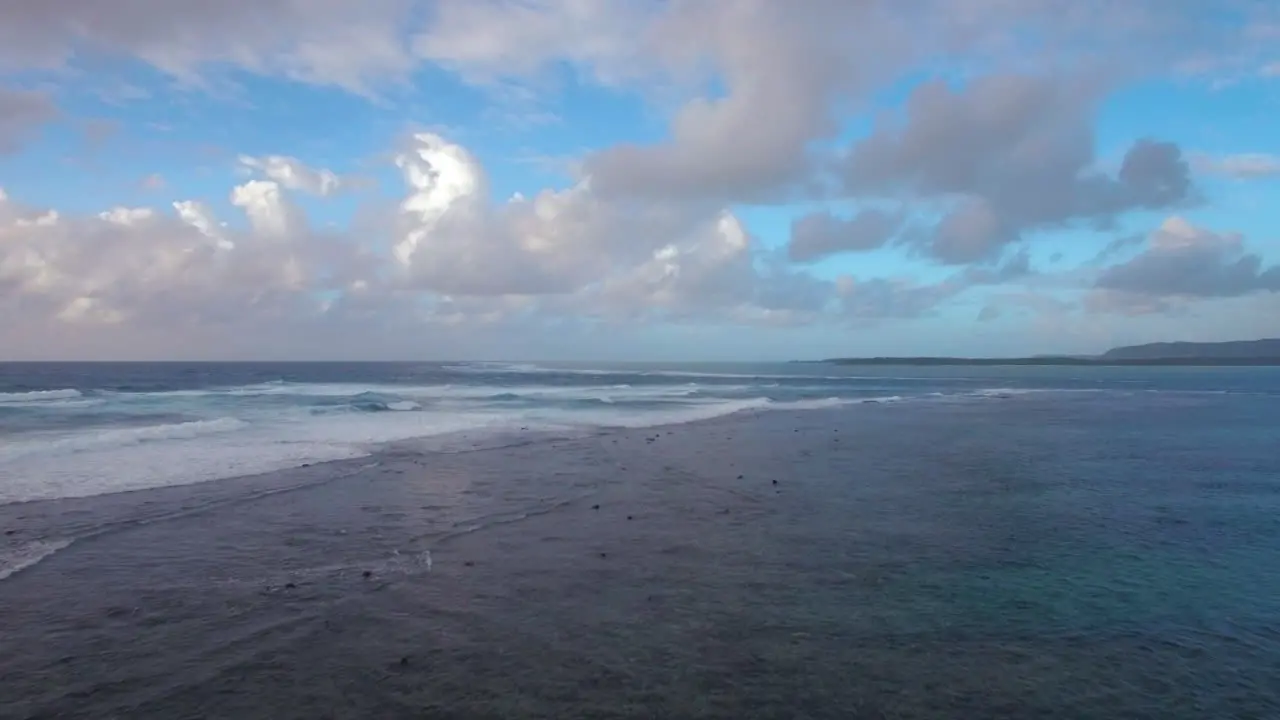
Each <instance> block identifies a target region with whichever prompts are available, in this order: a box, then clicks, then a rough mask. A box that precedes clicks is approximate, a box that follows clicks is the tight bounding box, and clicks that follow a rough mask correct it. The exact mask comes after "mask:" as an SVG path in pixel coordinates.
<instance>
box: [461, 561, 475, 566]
mask: <svg viewBox="0 0 1280 720" xmlns="http://www.w3.org/2000/svg"><path fill="white" fill-rule="evenodd" d="M462 564H463V565H466V566H467V567H475V564H476V563H475V561H474V560H468V561H466V562H464V563H462Z"/></svg>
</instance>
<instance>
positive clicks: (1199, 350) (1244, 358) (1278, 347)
mask: <svg viewBox="0 0 1280 720" xmlns="http://www.w3.org/2000/svg"><path fill="white" fill-rule="evenodd" d="M823 362H829V363H836V364H839V365H1073V366H1089V365H1094V366H1114V365H1206V366H1208V365H1280V339H1274V340H1244V341H1238V342H1220V343H1186V342H1170V343H1152V344H1150V345H1133V346H1129V347H1118V348H1113V349H1111V350H1108V351H1107V352H1105V353H1103V354H1101V355H1097V356H1052V355H1038V356H1035V357H1024V358H956V357H875V358H833V359H830V360H824V361H823Z"/></svg>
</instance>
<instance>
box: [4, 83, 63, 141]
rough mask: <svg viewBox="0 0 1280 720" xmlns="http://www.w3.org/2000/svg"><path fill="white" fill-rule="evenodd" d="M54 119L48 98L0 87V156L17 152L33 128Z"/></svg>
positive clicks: (55, 112) (51, 100)
mask: <svg viewBox="0 0 1280 720" xmlns="http://www.w3.org/2000/svg"><path fill="white" fill-rule="evenodd" d="M57 116H58V108H57V106H56V105H55V104H54V102H53V99H52V98H51V97H50V96H49V95H48V94H46V93H42V92H32V91H27V90H7V89H5V88H3V87H0V153H9V152H13V151H14V150H16V149H18V145H19V143H20V142H21V141H23V140H24V139H26V138H27V137H28V136H29V135H30V134H31V133H32V132H33V131H34V130H35V129H36V128H37V127H39V126H40V125H43V124H44V123H46V122H49V121H51V120H53V119H54V118H56V117H57Z"/></svg>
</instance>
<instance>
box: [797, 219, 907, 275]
mask: <svg viewBox="0 0 1280 720" xmlns="http://www.w3.org/2000/svg"><path fill="white" fill-rule="evenodd" d="M902 222H903V217H902V215H901V214H900V213H890V212H886V211H884V210H879V209H876V208H870V209H867V210H863V211H861V212H859V213H857V214H856V215H854V216H853V217H851V218H848V219H842V218H838V217H836V216H834V215H832V214H831V213H830V212H827V211H819V212H815V213H810V214H809V215H805V216H804V217H802V218H799V219H797V220H795V221H794V222H792V223H791V238H790V240H789V241H788V243H787V255H788V257H790V258H791V259H792V260H795V261H797V262H807V261H811V260H818V259H821V258H824V257H828V256H830V255H835V254H837V253H842V252H857V251H860V250H873V249H875V248H878V247H881V246H882V245H884V244H885V243H886V242H888V241H889V239H890V238H891V237H893V235H894V233H896V232H897V231H898V229H899V228H901V227H902Z"/></svg>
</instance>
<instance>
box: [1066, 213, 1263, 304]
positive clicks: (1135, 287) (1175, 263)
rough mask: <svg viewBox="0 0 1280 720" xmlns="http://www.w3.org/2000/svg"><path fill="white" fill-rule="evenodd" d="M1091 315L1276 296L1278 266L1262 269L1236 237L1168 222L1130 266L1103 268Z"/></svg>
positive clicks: (1175, 220)
mask: <svg viewBox="0 0 1280 720" xmlns="http://www.w3.org/2000/svg"><path fill="white" fill-rule="evenodd" d="M1095 287H1096V288H1097V290H1098V292H1097V293H1096V294H1095V295H1094V297H1093V298H1092V300H1091V302H1092V307H1094V308H1095V309H1104V310H1106V309H1120V310H1123V311H1127V312H1134V313H1143V312H1158V311H1164V310H1169V309H1174V308H1177V307H1180V306H1181V305H1183V304H1185V302H1186V301H1188V300H1195V299H1203V298H1227V297H1239V296H1242V295H1248V294H1252V293H1256V292H1264V291H1267V292H1280V266H1274V265H1273V266H1271V267H1265V265H1264V262H1263V259H1262V257H1261V256H1259V255H1256V254H1253V253H1248V252H1247V251H1246V249H1245V243H1244V238H1243V237H1242V236H1241V235H1239V234H1238V233H1216V232H1213V231H1211V230H1208V229H1205V228H1201V227H1197V226H1195V225H1192V224H1191V223H1189V222H1187V221H1186V220H1184V219H1183V218H1180V217H1176V216H1175V217H1171V218H1169V219H1168V220H1165V221H1164V223H1162V224H1161V225H1160V227H1159V228H1158V229H1157V230H1156V231H1155V232H1153V233H1151V236H1150V237H1149V238H1148V240H1147V246H1146V248H1145V249H1144V250H1143V251H1142V252H1141V253H1140V254H1139V255H1137V256H1135V257H1134V258H1132V259H1131V260H1129V261H1127V262H1124V263H1121V264H1119V265H1114V266H1111V267H1109V268H1106V269H1105V270H1104V271H1103V272H1102V273H1101V275H1100V276H1099V277H1098V280H1097V283H1096V285H1095Z"/></svg>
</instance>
